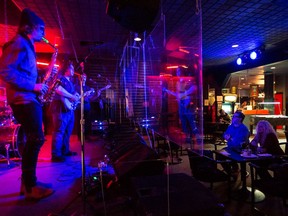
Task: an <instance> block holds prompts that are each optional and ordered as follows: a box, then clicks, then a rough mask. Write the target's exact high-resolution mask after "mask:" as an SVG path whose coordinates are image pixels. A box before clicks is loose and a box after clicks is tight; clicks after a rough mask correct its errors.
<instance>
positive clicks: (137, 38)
mask: <svg viewBox="0 0 288 216" xmlns="http://www.w3.org/2000/svg"><path fill="white" fill-rule="evenodd" d="M134 41H137V42H139V41H141V38H140V37H139V36H138V33H135V36H134Z"/></svg>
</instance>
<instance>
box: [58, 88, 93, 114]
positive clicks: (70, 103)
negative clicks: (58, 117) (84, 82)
mask: <svg viewBox="0 0 288 216" xmlns="http://www.w3.org/2000/svg"><path fill="white" fill-rule="evenodd" d="M94 93H95V90H94V89H93V88H91V89H90V90H89V91H86V92H85V93H84V94H83V95H82V96H80V95H78V99H77V100H69V98H66V97H63V103H64V106H65V107H66V108H67V109H68V110H76V108H77V105H78V104H79V103H80V102H81V98H82V97H84V98H87V97H89V96H91V95H92V94H94ZM77 94H78V93H77ZM76 96H77V95H76Z"/></svg>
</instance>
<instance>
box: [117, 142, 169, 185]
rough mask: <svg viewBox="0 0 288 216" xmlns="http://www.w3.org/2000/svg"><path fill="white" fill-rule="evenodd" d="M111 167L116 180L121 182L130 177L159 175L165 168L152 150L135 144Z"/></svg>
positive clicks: (141, 144)
mask: <svg viewBox="0 0 288 216" xmlns="http://www.w3.org/2000/svg"><path fill="white" fill-rule="evenodd" d="M113 167H114V170H115V173H116V176H117V177H118V179H119V180H123V179H127V178H130V177H132V176H146V175H160V174H162V173H163V170H164V167H165V166H164V162H163V161H162V160H161V159H160V158H159V156H158V154H157V153H156V152H155V151H154V150H153V149H151V148H150V147H148V146H147V145H146V144H143V143H135V145H133V146H130V148H129V149H127V151H126V152H125V153H124V154H122V155H121V156H120V157H119V158H118V159H117V160H116V161H115V162H114V163H113Z"/></svg>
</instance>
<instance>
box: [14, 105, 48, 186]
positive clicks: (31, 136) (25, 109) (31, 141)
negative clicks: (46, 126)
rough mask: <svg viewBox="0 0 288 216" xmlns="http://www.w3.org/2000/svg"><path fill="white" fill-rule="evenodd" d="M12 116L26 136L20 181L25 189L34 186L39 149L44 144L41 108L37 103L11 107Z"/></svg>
mask: <svg viewBox="0 0 288 216" xmlns="http://www.w3.org/2000/svg"><path fill="white" fill-rule="evenodd" d="M11 108H12V110H13V115H14V117H15V119H16V120H17V122H18V123H20V124H21V127H22V129H23V131H24V134H25V136H26V143H25V146H24V149H23V153H22V181H23V183H24V185H25V186H26V188H31V187H34V186H35V185H36V182H37V177H36V166H37V160H38V155H39V152H40V148H41V147H42V145H43V144H44V133H43V130H42V107H41V105H40V104H38V103H37V102H31V103H29V104H20V105H11Z"/></svg>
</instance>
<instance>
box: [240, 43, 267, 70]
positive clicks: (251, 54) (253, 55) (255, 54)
mask: <svg viewBox="0 0 288 216" xmlns="http://www.w3.org/2000/svg"><path fill="white" fill-rule="evenodd" d="M264 48H265V47H264V45H263V46H261V47H258V48H256V49H254V50H250V51H246V52H244V53H243V54H241V55H239V56H238V58H237V60H236V63H237V65H245V64H246V63H248V61H249V60H255V59H259V58H261V55H262V53H263V51H264Z"/></svg>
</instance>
